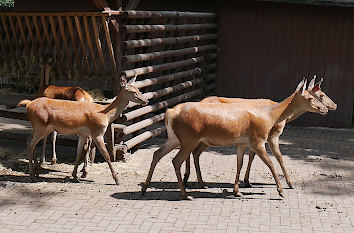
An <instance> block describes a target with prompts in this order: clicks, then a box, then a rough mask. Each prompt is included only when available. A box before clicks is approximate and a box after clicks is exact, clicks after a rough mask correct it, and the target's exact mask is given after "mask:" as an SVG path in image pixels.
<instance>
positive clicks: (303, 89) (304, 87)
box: [301, 79, 307, 95]
mask: <svg viewBox="0 0 354 233" xmlns="http://www.w3.org/2000/svg"><path fill="white" fill-rule="evenodd" d="M306 83H307V79H305V83H304V85H303V86H302V91H301V95H304V93H305V90H306Z"/></svg>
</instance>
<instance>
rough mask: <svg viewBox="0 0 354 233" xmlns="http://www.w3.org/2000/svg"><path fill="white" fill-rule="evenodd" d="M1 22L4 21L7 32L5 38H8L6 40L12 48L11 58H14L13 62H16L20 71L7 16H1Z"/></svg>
mask: <svg viewBox="0 0 354 233" xmlns="http://www.w3.org/2000/svg"><path fill="white" fill-rule="evenodd" d="M1 21H2V24H3V27H4V30H5V37H6V40H7V44H8V46H9V48H10V53H11V56H12V60H13V61H14V64H15V67H16V69H17V70H18V69H19V66H18V63H17V59H16V54H15V50H14V48H13V45H12V42H11V38H10V33H9V29H8V27H7V23H6V18H5V16H3V15H1Z"/></svg>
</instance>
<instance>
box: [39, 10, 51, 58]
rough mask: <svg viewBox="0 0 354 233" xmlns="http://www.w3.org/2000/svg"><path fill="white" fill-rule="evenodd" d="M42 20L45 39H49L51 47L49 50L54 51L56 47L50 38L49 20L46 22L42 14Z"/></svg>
mask: <svg viewBox="0 0 354 233" xmlns="http://www.w3.org/2000/svg"><path fill="white" fill-rule="evenodd" d="M41 21H42V26H43V31H44V36H45V40H46V41H47V46H48V49H49V51H51V52H52V53H53V51H54V49H53V47H52V41H51V40H50V36H49V30H48V27H47V22H46V20H45V17H44V16H41ZM53 55H54V53H53Z"/></svg>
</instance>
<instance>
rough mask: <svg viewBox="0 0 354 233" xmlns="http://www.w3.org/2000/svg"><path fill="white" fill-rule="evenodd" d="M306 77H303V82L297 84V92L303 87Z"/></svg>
mask: <svg viewBox="0 0 354 233" xmlns="http://www.w3.org/2000/svg"><path fill="white" fill-rule="evenodd" d="M304 79H305V78H303V79H302V80H301V82H299V84H297V87H296V92H298V91H300V89H301V87H302V86H303V85H304Z"/></svg>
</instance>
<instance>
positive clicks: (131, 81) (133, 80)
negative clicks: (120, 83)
mask: <svg viewBox="0 0 354 233" xmlns="http://www.w3.org/2000/svg"><path fill="white" fill-rule="evenodd" d="M136 77H138V75H137V74H136V75H135V76H134V78H132V79H130V80H129V82H128V83H129V84H130V85H133V83H134V82H135V80H136Z"/></svg>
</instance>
